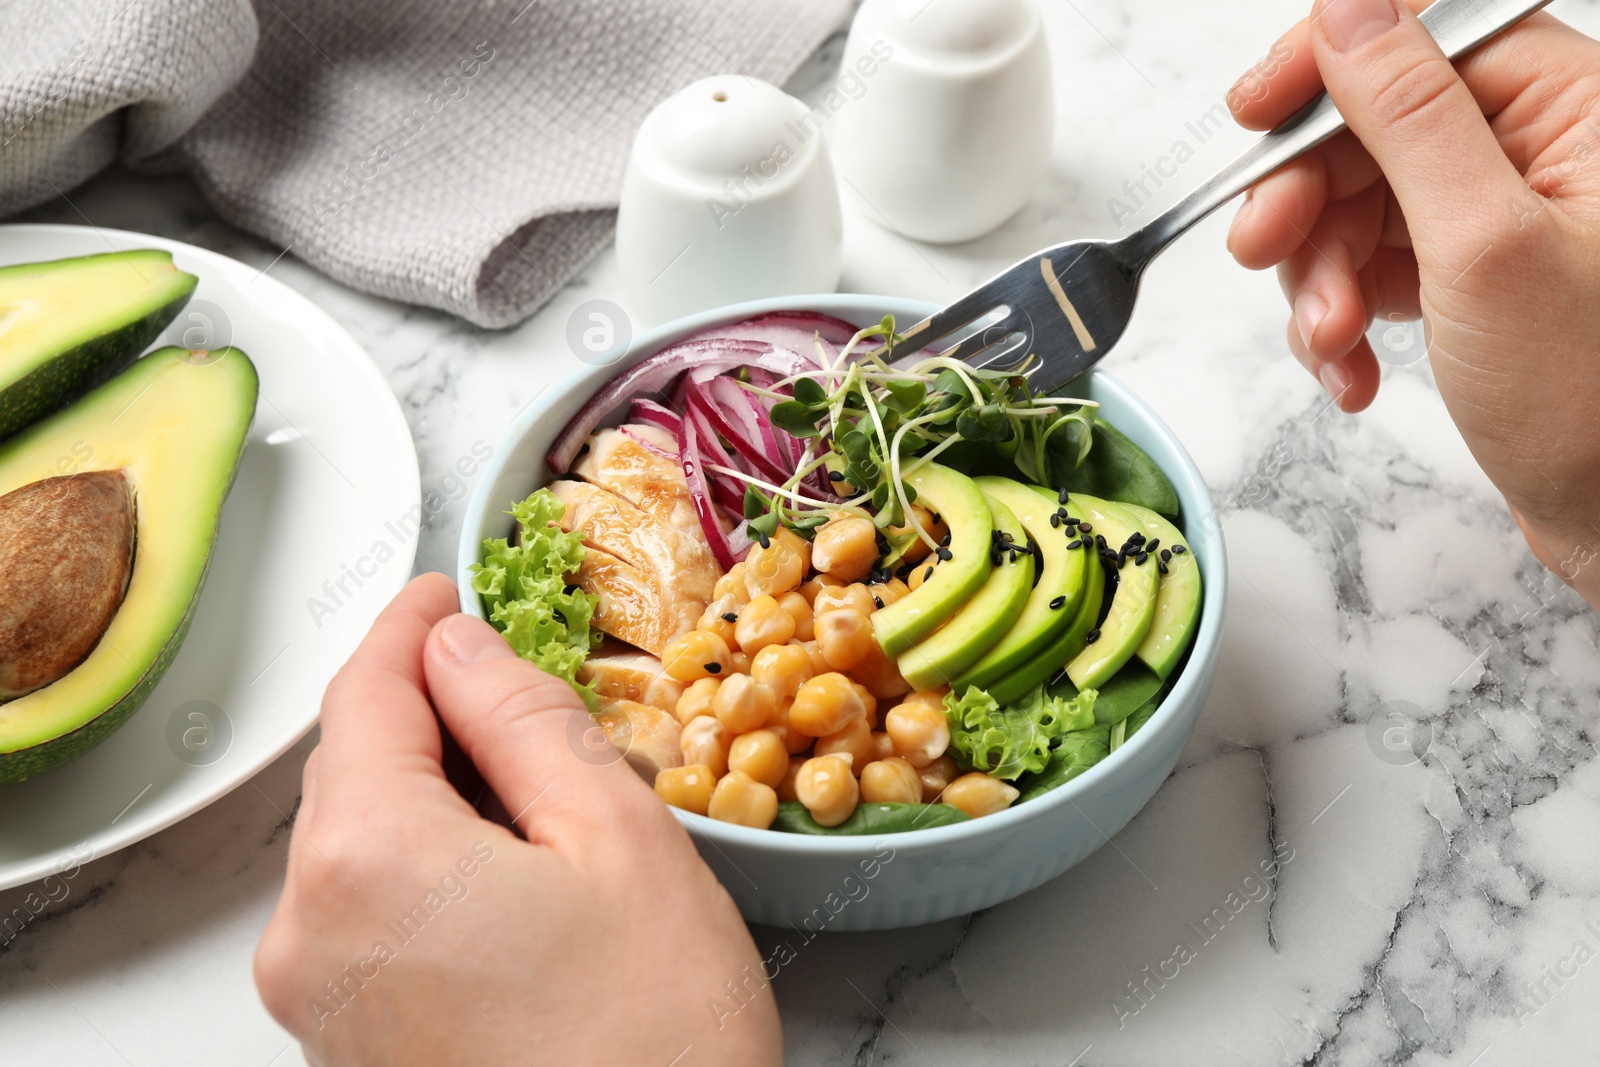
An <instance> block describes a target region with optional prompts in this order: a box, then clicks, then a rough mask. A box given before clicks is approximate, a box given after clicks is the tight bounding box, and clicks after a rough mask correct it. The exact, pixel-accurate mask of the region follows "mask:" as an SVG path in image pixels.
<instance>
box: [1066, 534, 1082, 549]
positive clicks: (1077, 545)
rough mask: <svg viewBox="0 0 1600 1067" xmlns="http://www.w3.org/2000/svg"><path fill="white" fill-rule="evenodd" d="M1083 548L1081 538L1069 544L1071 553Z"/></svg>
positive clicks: (1068, 547)
mask: <svg viewBox="0 0 1600 1067" xmlns="http://www.w3.org/2000/svg"><path fill="white" fill-rule="evenodd" d="M1082 547H1083V538H1081V537H1079V538H1075V539H1074V540H1071V541H1068V542H1067V550H1068V551H1069V552H1070V551H1071V550H1072V549H1074V548H1082Z"/></svg>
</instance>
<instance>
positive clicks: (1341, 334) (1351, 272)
mask: <svg viewBox="0 0 1600 1067" xmlns="http://www.w3.org/2000/svg"><path fill="white" fill-rule="evenodd" d="M1383 192H1384V191H1383V188H1382V187H1381V186H1376V185H1375V186H1373V187H1372V188H1370V189H1368V190H1367V191H1366V192H1364V193H1360V194H1358V195H1356V196H1353V197H1351V198H1350V199H1348V200H1341V201H1339V202H1338V203H1337V204H1333V205H1331V206H1330V207H1329V208H1328V209H1327V210H1326V211H1324V212H1323V213H1322V217H1321V218H1320V219H1318V220H1317V225H1316V226H1315V227H1314V228H1313V229H1312V231H1311V233H1310V235H1309V236H1308V237H1307V238H1306V242H1305V244H1304V245H1302V246H1301V247H1300V248H1299V249H1298V250H1297V251H1296V252H1295V253H1294V255H1292V256H1290V257H1289V258H1288V259H1287V260H1285V261H1284V263H1283V265H1282V266H1281V267H1280V268H1279V271H1278V279H1279V281H1280V283H1281V284H1282V285H1283V291H1284V295H1285V296H1286V297H1288V299H1289V304H1290V306H1291V307H1292V308H1293V309H1294V318H1295V322H1296V323H1297V324H1298V325H1299V329H1300V337H1301V340H1302V341H1303V342H1304V343H1305V346H1306V348H1307V350H1308V351H1310V352H1312V353H1313V354H1315V355H1316V356H1317V357H1318V358H1321V359H1334V358H1337V357H1339V356H1341V355H1343V354H1344V353H1345V352H1348V351H1349V350H1350V349H1351V348H1352V347H1354V345H1355V344H1356V341H1357V340H1358V339H1359V338H1360V337H1361V335H1362V334H1363V333H1364V332H1365V331H1366V328H1367V322H1368V321H1369V319H1370V316H1369V315H1368V313H1367V307H1366V301H1365V300H1364V299H1363V297H1362V293H1361V282H1360V278H1359V277H1358V275H1359V272H1360V270H1361V268H1362V267H1364V266H1366V263H1367V260H1368V259H1369V258H1370V257H1371V256H1372V253H1373V250H1374V249H1375V248H1377V244H1378V234H1379V231H1380V228H1381V223H1382V212H1383Z"/></svg>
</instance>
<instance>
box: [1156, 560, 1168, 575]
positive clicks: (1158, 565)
mask: <svg viewBox="0 0 1600 1067" xmlns="http://www.w3.org/2000/svg"><path fill="white" fill-rule="evenodd" d="M1156 568H1157V569H1158V570H1160V571H1161V573H1162V574H1165V573H1167V565H1166V564H1165V563H1163V562H1161V561H1160V560H1159V559H1158V560H1156Z"/></svg>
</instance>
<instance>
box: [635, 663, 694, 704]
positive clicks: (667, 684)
mask: <svg viewBox="0 0 1600 1067" xmlns="http://www.w3.org/2000/svg"><path fill="white" fill-rule="evenodd" d="M685 689H686V687H685V686H684V684H683V683H682V682H680V681H678V680H677V679H676V678H674V677H672V676H671V675H670V674H667V673H665V672H663V673H661V674H658V675H656V676H655V677H654V678H652V679H650V684H649V685H647V686H645V687H644V699H643V700H642V701H640V703H642V704H649V705H650V706H651V707H652V708H660V709H661V710H662V711H671V710H672V709H673V708H676V707H677V706H678V701H679V700H682V699H683V694H684V691H685Z"/></svg>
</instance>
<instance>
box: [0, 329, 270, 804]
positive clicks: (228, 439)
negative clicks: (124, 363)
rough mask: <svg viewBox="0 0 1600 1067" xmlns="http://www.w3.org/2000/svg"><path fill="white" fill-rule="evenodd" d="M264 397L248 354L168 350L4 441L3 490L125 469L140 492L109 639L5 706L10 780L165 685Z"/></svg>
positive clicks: (2, 766)
mask: <svg viewBox="0 0 1600 1067" xmlns="http://www.w3.org/2000/svg"><path fill="white" fill-rule="evenodd" d="M256 395H257V379H256V370H255V367H254V366H253V365H252V364H251V362H250V359H249V357H247V356H246V355H245V354H244V353H243V352H240V351H239V350H238V349H233V348H224V349H219V350H217V351H215V352H209V353H206V352H194V353H191V352H189V351H188V350H187V349H181V348H163V349H159V350H158V351H156V352H153V353H151V354H150V355H148V356H146V357H145V358H143V359H141V360H139V361H137V362H135V363H134V364H133V365H132V366H130V367H129V368H128V369H127V370H125V371H123V372H122V373H121V374H119V375H118V376H117V377H115V378H112V379H111V380H110V381H108V382H106V383H105V384H103V385H101V386H100V387H99V388H98V389H96V390H94V391H93V392H91V393H90V394H89V395H88V396H85V397H84V398H83V399H81V400H79V401H78V402H77V403H75V404H73V405H72V406H71V407H69V408H67V409H65V410H64V411H60V412H58V413H56V414H55V415H53V416H51V417H50V418H48V419H46V420H44V421H42V422H39V423H36V424H34V425H33V426H32V427H31V428H29V429H28V430H27V431H25V432H24V433H22V434H20V435H19V436H17V437H14V438H12V439H11V440H9V441H7V442H5V443H4V444H3V445H0V495H3V494H5V493H9V492H11V491H12V490H14V489H18V488H20V487H22V486H25V485H30V484H32V483H33V482H36V481H39V480H41V479H43V478H47V477H51V476H59V475H65V474H73V473H78V472H80V471H94V470H121V471H122V472H123V473H124V475H125V476H126V478H127V479H128V481H129V483H130V484H131V486H132V489H133V493H134V497H135V501H136V504H135V508H136V535H135V537H136V540H135V549H134V561H133V571H132V574H131V577H130V578H129V581H128V588H127V593H126V596H125V597H124V598H123V601H122V605H121V607H120V608H119V609H118V610H117V613H116V614H115V615H114V616H112V619H111V623H110V625H109V626H108V627H107V628H106V631H105V633H104V635H103V636H102V637H101V639H100V641H99V643H98V644H97V645H95V647H94V649H93V650H92V651H91V652H90V653H89V654H88V657H87V658H85V659H84V660H83V661H82V662H81V663H79V664H78V666H76V667H74V668H73V669H72V670H71V671H69V672H68V673H67V674H66V675H64V676H63V677H61V678H59V679H58V680H56V681H55V682H53V683H51V684H49V685H46V686H45V687H44V688H42V689H36V690H34V691H33V692H31V693H28V694H27V695H25V696H21V697H18V698H16V699H15V700H11V701H8V702H6V703H0V783H7V782H16V781H21V780H23V779H26V778H31V777H33V776H34V775H38V774H43V773H44V772H46V771H50V770H54V769H55V768H57V767H60V766H61V765H62V764H65V763H67V762H69V761H71V760H74V759H76V758H78V757H79V756H82V755H83V754H84V753H86V752H88V751H89V750H90V749H92V748H93V747H94V746H95V745H97V744H99V743H100V742H101V741H103V740H105V739H106V737H107V736H109V735H110V734H111V732H112V731H113V730H115V729H116V728H117V727H118V726H120V725H121V724H122V723H123V722H124V721H125V720H126V719H127V718H128V717H129V716H130V715H132V714H133V712H134V711H135V710H136V709H137V708H138V707H139V705H140V704H141V703H142V702H143V701H144V699H145V698H146V697H147V696H149V695H150V691H151V690H152V689H154V688H155V686H156V683H157V682H158V681H160V679H161V675H162V674H163V673H164V672H165V671H166V669H167V667H168V665H169V664H170V663H171V662H172V659H173V657H174V656H175V655H176V654H177V651H178V648H179V646H180V645H181V644H182V643H183V638H184V635H185V633H186V632H187V631H188V627H189V621H190V619H191V617H192V616H193V613H194V608H195V604H196V603H197V602H198V600H199V597H200V589H201V587H202V585H203V584H204V583H205V576H206V570H207V568H208V566H209V565H210V562H211V551H212V547H213V545H214V544H215V542H216V537H217V526H218V522H219V520H220V517H221V512H222V503H223V501H224V499H226V497H227V495H228V490H229V489H230V488H232V485H233V479H234V475H235V473H236V472H237V470H238V466H239V460H240V457H241V456H242V454H243V451H244V445H245V440H246V438H247V436H248V434H249V430H250V424H251V421H252V420H253V418H254V416H255V409H256ZM3 580H4V576H3V575H0V582H3ZM0 595H5V591H4V589H3V588H0Z"/></svg>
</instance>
